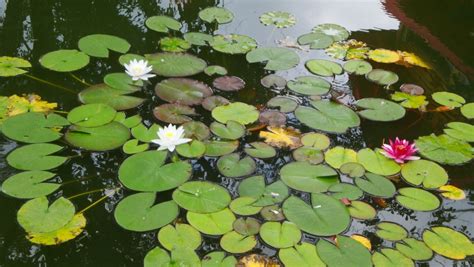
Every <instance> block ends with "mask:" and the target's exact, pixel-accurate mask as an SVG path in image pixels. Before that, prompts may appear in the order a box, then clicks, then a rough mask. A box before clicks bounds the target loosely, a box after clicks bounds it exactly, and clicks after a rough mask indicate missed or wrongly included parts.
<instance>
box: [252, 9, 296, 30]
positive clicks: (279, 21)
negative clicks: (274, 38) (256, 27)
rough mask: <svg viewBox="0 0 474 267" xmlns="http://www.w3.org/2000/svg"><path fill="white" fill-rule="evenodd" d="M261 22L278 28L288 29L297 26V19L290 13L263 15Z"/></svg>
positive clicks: (278, 12) (279, 12) (268, 13)
mask: <svg viewBox="0 0 474 267" xmlns="http://www.w3.org/2000/svg"><path fill="white" fill-rule="evenodd" d="M260 22H261V23H262V24H263V25H265V26H268V25H273V26H275V27H277V28H288V27H291V26H293V25H295V23H296V18H295V16H293V15H291V14H290V13H288V12H283V11H273V12H267V13H264V14H263V15H261V16H260Z"/></svg>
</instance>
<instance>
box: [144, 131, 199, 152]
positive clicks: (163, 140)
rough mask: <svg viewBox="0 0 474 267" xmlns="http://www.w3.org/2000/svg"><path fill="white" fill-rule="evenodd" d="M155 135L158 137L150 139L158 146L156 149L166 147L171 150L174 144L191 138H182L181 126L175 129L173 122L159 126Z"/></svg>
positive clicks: (189, 140) (174, 146) (185, 141)
mask: <svg viewBox="0 0 474 267" xmlns="http://www.w3.org/2000/svg"><path fill="white" fill-rule="evenodd" d="M157 135H158V139H153V140H151V141H152V142H153V143H155V144H158V145H159V146H160V147H158V150H165V149H168V150H169V151H171V152H173V151H174V149H175V148H176V146H178V145H181V144H185V143H188V142H191V141H192V139H189V138H184V128H183V126H180V127H179V128H178V129H176V126H175V125H173V124H170V125H168V126H165V127H164V128H160V129H159V130H158V132H157Z"/></svg>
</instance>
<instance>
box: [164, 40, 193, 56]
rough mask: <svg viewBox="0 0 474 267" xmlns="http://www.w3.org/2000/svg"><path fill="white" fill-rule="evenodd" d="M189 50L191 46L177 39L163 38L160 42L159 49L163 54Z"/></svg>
mask: <svg viewBox="0 0 474 267" xmlns="http://www.w3.org/2000/svg"><path fill="white" fill-rule="evenodd" d="M189 48H191V44H190V43H188V41H186V40H184V39H181V38H178V37H165V38H162V39H161V40H160V49H161V50H163V51H165V52H174V53H176V52H185V51H186V50H188V49H189Z"/></svg>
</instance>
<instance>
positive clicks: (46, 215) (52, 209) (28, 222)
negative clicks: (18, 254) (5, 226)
mask: <svg viewBox="0 0 474 267" xmlns="http://www.w3.org/2000/svg"><path fill="white" fill-rule="evenodd" d="M75 212H76V208H75V207H74V204H72V202H71V201H69V200H68V199H66V198H64V197H60V198H58V199H57V200H55V201H54V202H53V203H51V205H49V201H48V199H47V198H46V197H39V198H34V199H32V200H28V201H27V202H26V203H25V204H23V205H22V206H21V208H20V209H19V210H18V214H17V219H18V223H19V224H20V225H21V227H23V229H25V231H26V232H29V233H48V232H52V231H55V230H58V229H60V228H61V227H63V226H65V225H66V224H67V223H68V222H70V221H71V220H72V218H73V217H74V213H75Z"/></svg>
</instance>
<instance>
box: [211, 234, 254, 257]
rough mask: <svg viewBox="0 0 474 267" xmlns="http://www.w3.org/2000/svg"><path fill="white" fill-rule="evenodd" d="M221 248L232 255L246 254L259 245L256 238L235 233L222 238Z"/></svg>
mask: <svg viewBox="0 0 474 267" xmlns="http://www.w3.org/2000/svg"><path fill="white" fill-rule="evenodd" d="M220 245H221V247H222V248H223V249H224V250H225V251H227V252H230V253H244V252H247V251H250V250H252V249H253V248H254V247H255V246H256V245H257V240H256V238H255V236H244V235H241V234H239V233H237V232H235V231H232V232H228V233H227V234H225V235H224V236H222V238H221V241H220Z"/></svg>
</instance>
